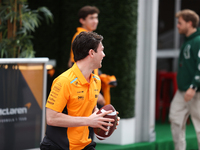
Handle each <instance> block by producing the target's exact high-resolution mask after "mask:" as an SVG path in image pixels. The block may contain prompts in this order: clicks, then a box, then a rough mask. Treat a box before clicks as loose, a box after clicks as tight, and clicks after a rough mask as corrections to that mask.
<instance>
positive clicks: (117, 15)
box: [29, 0, 138, 118]
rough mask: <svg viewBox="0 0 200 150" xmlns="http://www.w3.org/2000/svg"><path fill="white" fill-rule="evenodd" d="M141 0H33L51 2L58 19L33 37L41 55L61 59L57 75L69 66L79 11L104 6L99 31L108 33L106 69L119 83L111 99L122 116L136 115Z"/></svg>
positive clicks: (33, 2)
mask: <svg viewBox="0 0 200 150" xmlns="http://www.w3.org/2000/svg"><path fill="white" fill-rule="evenodd" d="M137 4H138V1H137V0H123V1H120V0H101V1H100V0H97V1H94V0H84V1H82V0H56V1H53V0H48V1H47V0H42V1H41V0H29V5H30V7H31V8H37V7H39V6H47V7H48V8H49V9H50V10H51V12H52V13H53V14H54V23H53V24H52V25H50V26H47V25H46V23H43V24H42V25H41V26H40V27H39V28H38V29H37V30H36V32H35V33H33V35H34V37H35V39H34V40H33V43H34V49H35V51H36V56H37V57H49V58H50V59H56V60H57V67H56V73H57V75H58V74H60V73H61V72H63V71H65V70H66V69H67V63H68V59H69V53H70V46H71V39H72V36H73V35H74V33H75V32H76V27H77V26H78V25H79V24H78V18H77V12H78V10H79V9H80V8H81V7H82V6H85V5H94V6H97V7H98V8H99V10H100V14H99V25H98V29H97V30H96V31H95V32H97V33H99V34H101V35H103V36H104V40H103V45H104V47H105V54H106V57H105V58H104V60H103V67H102V68H101V70H102V72H103V73H106V74H109V75H115V76H116V78H117V82H118V85H117V87H115V88H111V103H112V104H113V105H114V107H115V108H116V109H117V110H118V111H119V112H120V115H119V116H120V117H121V118H131V117H133V116H134V101H135V100H134V97H135V66H136V64H135V63H136V31H137Z"/></svg>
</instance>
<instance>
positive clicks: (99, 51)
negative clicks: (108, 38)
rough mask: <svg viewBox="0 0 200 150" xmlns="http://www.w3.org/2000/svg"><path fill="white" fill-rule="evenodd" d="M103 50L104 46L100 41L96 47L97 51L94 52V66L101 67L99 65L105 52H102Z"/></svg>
mask: <svg viewBox="0 0 200 150" xmlns="http://www.w3.org/2000/svg"><path fill="white" fill-rule="evenodd" d="M103 50H104V46H103V44H102V43H101V42H100V43H99V46H98V48H97V52H94V64H95V68H101V66H102V60H103V57H105V53H104V51H103Z"/></svg>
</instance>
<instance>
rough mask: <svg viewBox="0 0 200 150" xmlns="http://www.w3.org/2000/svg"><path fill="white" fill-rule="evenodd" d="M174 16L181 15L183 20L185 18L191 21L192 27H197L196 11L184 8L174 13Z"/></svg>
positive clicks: (197, 17)
mask: <svg viewBox="0 0 200 150" xmlns="http://www.w3.org/2000/svg"><path fill="white" fill-rule="evenodd" d="M176 17H177V18H179V17H182V18H183V20H185V21H186V22H188V21H191V22H192V26H193V28H197V27H198V24H199V16H198V15H197V13H195V12H194V11H192V10H190V9H184V10H182V11H179V12H178V13H176Z"/></svg>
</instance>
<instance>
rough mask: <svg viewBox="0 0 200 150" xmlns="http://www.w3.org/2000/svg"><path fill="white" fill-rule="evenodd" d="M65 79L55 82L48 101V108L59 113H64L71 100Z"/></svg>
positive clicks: (61, 78)
mask: <svg viewBox="0 0 200 150" xmlns="http://www.w3.org/2000/svg"><path fill="white" fill-rule="evenodd" d="M67 83H68V82H67V80H66V79H65V78H63V77H60V78H59V79H56V80H54V82H53V84H52V87H51V92H50V94H49V97H48V99H47V103H46V107H47V108H50V109H52V110H54V111H57V112H62V111H63V109H64V108H65V107H66V105H67V101H68V100H69V84H67Z"/></svg>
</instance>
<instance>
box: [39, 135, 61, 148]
mask: <svg viewBox="0 0 200 150" xmlns="http://www.w3.org/2000/svg"><path fill="white" fill-rule="evenodd" d="M40 149H41V150H62V149H61V148H60V147H59V146H57V145H56V144H55V143H53V142H52V141H51V140H49V139H48V138H47V137H46V136H45V137H44V139H43V141H42V142H41V143H40Z"/></svg>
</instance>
